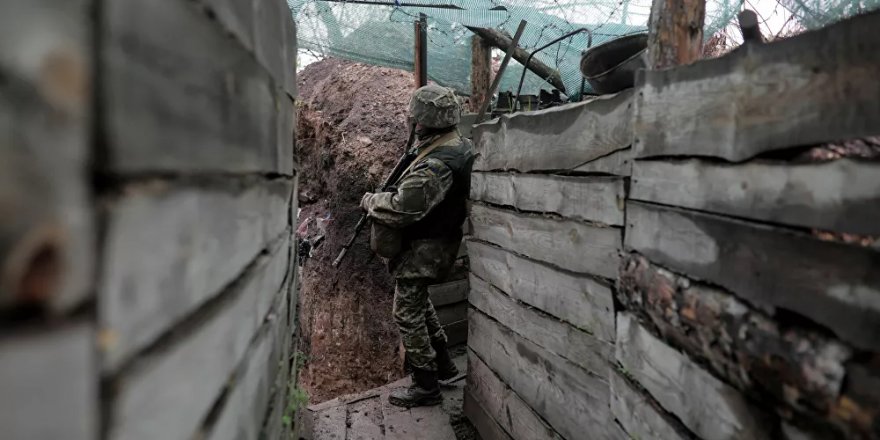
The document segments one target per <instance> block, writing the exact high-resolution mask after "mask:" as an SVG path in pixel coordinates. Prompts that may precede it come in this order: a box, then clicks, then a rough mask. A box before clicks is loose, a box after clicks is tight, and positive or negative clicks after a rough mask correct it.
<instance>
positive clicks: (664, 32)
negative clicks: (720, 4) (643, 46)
mask: <svg viewBox="0 0 880 440" xmlns="http://www.w3.org/2000/svg"><path fill="white" fill-rule="evenodd" d="M705 21H706V2H705V1H702V0H659V1H655V2H652V3H651V15H650V18H649V20H648V50H647V56H646V58H647V65H648V68H649V69H664V68H667V67H673V66H678V65H682V64H689V63H693V62H694V61H697V60H699V59H700V56H701V55H702V52H703V51H702V48H703V26H702V24H703V22H705Z"/></svg>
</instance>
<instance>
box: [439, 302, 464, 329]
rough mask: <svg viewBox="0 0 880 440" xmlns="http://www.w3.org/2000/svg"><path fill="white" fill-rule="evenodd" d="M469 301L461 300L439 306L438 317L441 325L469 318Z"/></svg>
mask: <svg viewBox="0 0 880 440" xmlns="http://www.w3.org/2000/svg"><path fill="white" fill-rule="evenodd" d="M467 309H468V304H467V302H464V301H462V302H459V303H455V304H452V305H448V306H443V307H437V309H436V310H437V318H438V319H439V320H440V324H441V325H448V324H452V323H455V322H459V321H463V320H466V319H467Z"/></svg>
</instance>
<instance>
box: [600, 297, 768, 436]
mask: <svg viewBox="0 0 880 440" xmlns="http://www.w3.org/2000/svg"><path fill="white" fill-rule="evenodd" d="M615 346H616V348H617V360H618V362H620V365H621V366H622V367H623V368H624V371H625V372H626V373H627V374H629V375H630V376H631V377H632V378H633V379H634V380H635V381H637V382H639V383H640V384H641V385H642V386H643V387H645V389H646V390H647V391H648V392H650V393H651V395H652V396H653V397H654V399H656V400H657V402H658V403H659V404H660V405H661V406H663V408H665V409H666V410H667V411H669V412H671V413H672V414H674V415H676V416H677V417H678V418H679V420H681V422H682V423H683V424H684V425H685V426H687V427H688V428H689V429H690V430H691V431H693V432H694V433H695V434H696V435H697V436H699V437H700V438H704V439H706V440H716V439H742V438H749V439H769V438H771V437H770V434H771V433H772V431H771V430H770V425H769V423H770V419H769V417H767V415H766V414H763V413H761V412H760V411H759V410H757V409H756V408H754V407H752V406H751V405H749V403H748V402H747V401H746V400H745V398H744V397H743V396H742V395H741V394H740V393H739V392H738V391H736V390H735V389H733V388H731V387H730V386H729V385H726V384H725V383H723V382H721V381H720V380H718V379H717V378H715V376H712V375H711V374H709V373H708V372H706V370H703V369H702V368H701V367H700V366H698V365H697V364H696V363H694V362H693V361H691V360H690V359H688V358H687V356H685V355H683V354H681V353H679V352H678V351H676V350H675V349H673V348H672V347H670V346H668V345H666V344H665V343H664V342H663V341H661V340H660V339H658V338H657V337H655V336H654V335H652V334H651V333H650V332H648V331H647V330H646V329H645V328H644V327H642V326H641V325H640V324H639V323H638V321H637V320H636V319H635V318H633V317H632V316H631V315H629V314H626V313H618V314H617V343H616V345H615Z"/></svg>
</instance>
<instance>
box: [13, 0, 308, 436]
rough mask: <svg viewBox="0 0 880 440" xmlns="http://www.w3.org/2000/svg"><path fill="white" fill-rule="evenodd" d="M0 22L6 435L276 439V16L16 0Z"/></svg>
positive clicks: (286, 336) (285, 216)
mask: <svg viewBox="0 0 880 440" xmlns="http://www.w3.org/2000/svg"><path fill="white" fill-rule="evenodd" d="M0 29H2V31H0V34H2V38H0V77H2V78H3V80H2V81H0V137H2V138H3V139H5V141H4V142H6V141H9V142H11V143H10V144H4V145H3V148H2V149H0V212H2V213H3V215H2V216H0V326H2V327H3V329H4V330H3V332H2V334H0V425H2V426H3V429H4V437H6V436H8V437H9V438H21V439H49V438H65V439H71V440H79V439H126V440H129V439H131V440H137V439H157V438H162V439H191V438H210V439H255V440H256V439H258V438H272V439H278V438H286V437H288V436H289V431H290V426H285V425H284V424H283V423H282V417H283V416H284V415H285V414H284V411H286V407H287V402H286V399H287V396H288V393H287V386H288V383H289V377H288V376H289V371H290V362H289V359H290V357H291V356H290V355H291V353H290V350H291V347H290V346H291V343H292V336H293V335H292V332H293V329H294V328H295V322H294V320H295V316H296V312H295V306H296V291H297V288H296V284H297V280H296V276H295V275H296V272H295V267H296V265H295V263H294V260H293V258H292V256H293V255H295V249H294V247H295V244H294V243H295V240H293V239H292V226H291V225H293V224H295V216H296V212H297V198H296V183H297V172H296V169H297V166H296V163H295V156H296V149H295V145H294V133H293V131H294V100H295V97H296V82H295V62H296V29H295V24H294V22H293V17H292V15H291V14H290V12H289V9H288V5H287V3H286V2H285V1H283V0H155V1H149V2H143V1H138V0H118V1H117V0H114V1H108V0H75V1H67V0H46V1H40V2H31V1H27V0H12V1H8V2H3V4H2V5H0Z"/></svg>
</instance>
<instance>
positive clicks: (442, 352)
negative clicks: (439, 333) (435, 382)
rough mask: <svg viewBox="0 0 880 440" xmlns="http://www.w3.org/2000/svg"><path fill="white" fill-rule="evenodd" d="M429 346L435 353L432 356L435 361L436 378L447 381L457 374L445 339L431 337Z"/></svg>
mask: <svg viewBox="0 0 880 440" xmlns="http://www.w3.org/2000/svg"><path fill="white" fill-rule="evenodd" d="M431 347H433V348H434V352H435V353H437V357H435V358H434V361H435V362H437V378H438V379H440V380H441V381H447V380H450V379H453V378H455V377H456V376H458V368H457V367H456V366H455V363H454V362H452V357H451V356H449V349H448V348H447V347H446V341H444V340H443V339H432V340H431Z"/></svg>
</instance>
